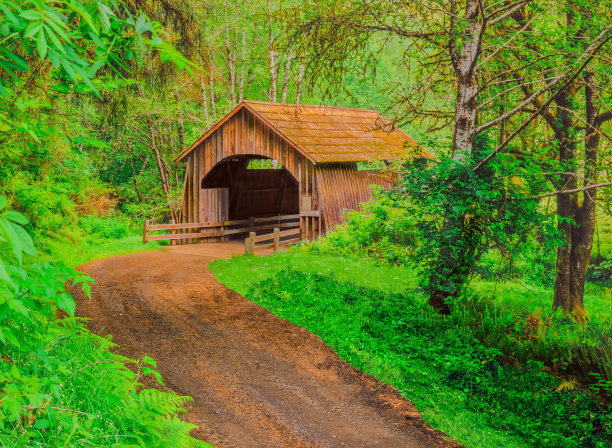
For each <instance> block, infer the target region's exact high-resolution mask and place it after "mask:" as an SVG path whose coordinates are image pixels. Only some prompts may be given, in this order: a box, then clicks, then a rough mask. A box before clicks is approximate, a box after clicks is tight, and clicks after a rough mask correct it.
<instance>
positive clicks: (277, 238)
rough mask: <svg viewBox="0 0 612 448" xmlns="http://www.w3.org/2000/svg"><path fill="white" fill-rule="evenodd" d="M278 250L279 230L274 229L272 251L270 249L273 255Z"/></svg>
mask: <svg viewBox="0 0 612 448" xmlns="http://www.w3.org/2000/svg"><path fill="white" fill-rule="evenodd" d="M279 249H280V229H279V228H278V227H275V228H274V249H272V253H273V254H275V253H276V252H278V251H279Z"/></svg>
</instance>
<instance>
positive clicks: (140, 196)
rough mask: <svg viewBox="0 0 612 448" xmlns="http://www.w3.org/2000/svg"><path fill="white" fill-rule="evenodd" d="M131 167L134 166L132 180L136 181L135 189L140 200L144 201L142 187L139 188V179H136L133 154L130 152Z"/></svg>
mask: <svg viewBox="0 0 612 448" xmlns="http://www.w3.org/2000/svg"><path fill="white" fill-rule="evenodd" d="M130 168H132V182H133V183H134V191H136V196H137V197H138V202H142V195H141V194H140V189H139V188H138V181H137V180H136V170H135V169H134V160H133V159H132V155H131V154H130Z"/></svg>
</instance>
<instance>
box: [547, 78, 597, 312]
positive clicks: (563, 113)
mask: <svg viewBox="0 0 612 448" xmlns="http://www.w3.org/2000/svg"><path fill="white" fill-rule="evenodd" d="M585 81H586V82H585V114H586V120H585V124H586V126H585V137H584V149H585V154H584V155H585V165H584V181H583V186H584V187H586V186H589V185H593V184H596V183H597V177H598V156H599V154H598V153H599V144H600V140H601V134H600V131H599V126H600V124H599V123H598V122H597V116H598V112H599V108H598V107H597V106H596V99H595V97H596V95H597V79H596V77H595V74H594V73H593V72H592V71H587V72H586V73H585ZM570 103H571V102H570V101H567V100H566V101H565V102H562V103H561V104H559V106H560V110H559V115H560V117H561V125H565V126H568V125H569V123H568V122H569V121H571V116H570V115H569V114H570V113H571V110H568V109H569V107H571V104H570ZM570 129H571V128H570ZM572 137H573V136H571V135H567V136H565V139H566V140H567V141H570V142H571V141H573V138H572ZM561 142H563V140H561ZM566 146H567V145H560V157H561V160H564V159H565V158H568V157H573V158H574V160H573V163H572V164H569V163H568V165H570V168H571V169H573V171H572V172H576V174H577V168H576V161H575V157H576V155H575V154H574V153H573V151H568V149H567V147H566ZM572 149H573V148H572ZM564 169H565V166H564ZM573 178H574V180H573V181H571V182H570V181H569V179H564V181H566V183H567V186H565V185H564V188H565V189H571V188H576V187H577V185H578V179H577V176H576V175H574V176H573ZM574 196H575V197H572V195H568V194H563V195H559V196H558V197H557V203H558V206H557V211H558V214H559V216H560V217H561V218H562V219H560V220H559V228H560V230H562V231H563V232H565V239H566V245H565V246H563V247H560V248H558V249H557V263H556V266H555V274H556V275H555V292H554V298H553V310H556V309H557V308H561V309H562V310H563V311H564V312H566V313H572V314H574V316H575V317H576V319H577V320H579V321H584V320H586V318H587V315H586V310H585V308H584V286H585V281H586V273H587V269H588V267H589V264H590V262H591V255H592V250H593V236H594V233H595V225H596V208H597V204H596V200H597V189H596V188H594V189H591V190H588V191H585V192H584V193H583V201H582V205H579V204H578V198H577V194H576V195H574ZM568 217H569V218H571V219H572V220H573V221H574V222H575V224H572V223H571V222H567V221H568V219H567V218H568Z"/></svg>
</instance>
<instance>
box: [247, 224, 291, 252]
mask: <svg viewBox="0 0 612 448" xmlns="http://www.w3.org/2000/svg"><path fill="white" fill-rule="evenodd" d="M301 236H302V231H301V230H300V229H299V228H298V229H291V230H285V231H283V232H281V230H280V229H279V228H278V227H275V228H274V232H272V233H270V234H268V235H259V236H258V235H257V234H256V233H255V232H251V233H250V235H249V237H248V238H246V239H245V240H244V251H245V253H247V254H251V255H255V250H257V249H270V248H271V249H273V253H276V252H278V251H279V250H280V247H281V246H287V245H289V244H295V243H298V242H299V241H300V240H301V239H302V238H301ZM287 237H289V238H287ZM291 237H293V238H291ZM283 238H285V239H283Z"/></svg>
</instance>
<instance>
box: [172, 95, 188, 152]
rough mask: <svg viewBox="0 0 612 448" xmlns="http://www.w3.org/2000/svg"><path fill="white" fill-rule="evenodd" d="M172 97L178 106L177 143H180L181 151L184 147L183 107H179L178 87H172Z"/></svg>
mask: <svg viewBox="0 0 612 448" xmlns="http://www.w3.org/2000/svg"><path fill="white" fill-rule="evenodd" d="M174 98H175V99H176V104H177V106H178V136H179V143H180V144H181V151H182V150H183V149H185V122H184V120H183V109H182V107H181V97H180V95H179V91H178V89H176V88H175V89H174Z"/></svg>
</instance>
